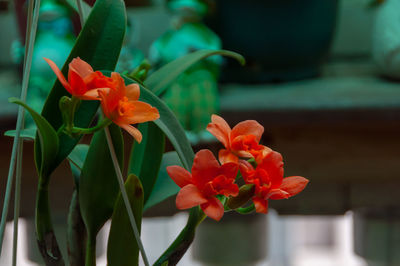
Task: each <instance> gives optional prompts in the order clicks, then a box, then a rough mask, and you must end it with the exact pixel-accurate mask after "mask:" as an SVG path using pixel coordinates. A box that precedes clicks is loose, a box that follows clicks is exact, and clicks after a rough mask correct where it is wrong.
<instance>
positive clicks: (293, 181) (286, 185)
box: [239, 151, 308, 213]
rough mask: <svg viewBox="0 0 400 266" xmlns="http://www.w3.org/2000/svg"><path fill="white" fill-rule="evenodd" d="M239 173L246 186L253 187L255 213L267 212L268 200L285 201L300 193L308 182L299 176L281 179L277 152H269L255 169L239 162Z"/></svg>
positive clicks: (280, 159) (241, 161) (242, 161)
mask: <svg viewBox="0 0 400 266" xmlns="http://www.w3.org/2000/svg"><path fill="white" fill-rule="evenodd" d="M239 168H240V172H241V173H242V176H243V179H244V180H245V182H246V183H247V184H254V185H255V194H254V197H253V202H254V205H255V207H256V212H260V213H267V212H268V199H273V200H277V199H287V198H289V197H292V196H294V195H296V194H298V193H300V192H301V191H302V190H303V189H304V188H305V187H306V185H307V183H308V180H307V179H306V178H304V177H301V176H290V177H286V178H283V160H282V155H281V154H280V153H278V152H275V151H271V152H270V153H269V154H268V155H267V156H266V157H265V158H264V159H263V161H262V162H261V163H260V164H258V165H257V167H256V169H254V168H253V166H252V165H251V164H250V163H249V162H247V161H244V160H240V162H239Z"/></svg>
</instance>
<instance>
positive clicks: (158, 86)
mask: <svg viewBox="0 0 400 266" xmlns="http://www.w3.org/2000/svg"><path fill="white" fill-rule="evenodd" d="M212 55H223V56H229V57H232V58H235V59H236V60H238V61H239V62H240V63H241V64H242V65H243V64H244V63H245V59H244V57H243V56H241V55H240V54H238V53H235V52H231V51H226V50H200V51H196V52H193V53H190V54H188V55H185V56H182V57H180V58H178V59H176V60H174V61H172V62H170V63H168V64H166V65H165V66H163V67H162V68H160V69H159V70H157V71H155V72H154V73H153V74H151V75H150V76H149V77H148V78H147V79H146V80H145V81H144V85H145V86H146V87H147V88H149V89H150V90H151V91H152V92H153V93H154V94H155V95H157V96H159V95H161V94H162V93H163V92H164V90H165V89H166V88H167V87H168V85H170V84H171V82H173V81H174V80H175V79H176V78H177V77H178V76H179V75H180V74H182V73H183V72H184V71H186V70H187V69H188V68H189V67H191V66H192V65H194V64H195V63H197V62H198V61H200V60H202V59H204V58H206V57H209V56H212Z"/></svg>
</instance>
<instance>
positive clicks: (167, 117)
mask: <svg viewBox="0 0 400 266" xmlns="http://www.w3.org/2000/svg"><path fill="white" fill-rule="evenodd" d="M128 83H132V82H128ZM140 100H142V101H144V102H147V103H149V104H151V105H152V106H154V107H156V108H157V109H158V111H159V113H160V119H158V120H156V121H154V123H155V124H156V125H157V126H158V127H159V128H160V129H161V130H162V131H163V132H164V134H165V135H166V136H167V138H168V139H169V141H170V142H171V144H172V146H173V147H174V148H175V150H176V152H177V153H178V155H179V158H180V159H181V161H182V165H183V166H184V167H185V169H188V170H190V169H191V168H192V164H193V160H194V152H193V149H192V146H191V145H190V142H189V140H188V139H187V137H186V134H185V130H184V129H183V128H182V126H181V124H180V123H179V121H178V120H177V119H176V117H175V115H174V113H173V112H172V111H171V109H169V107H168V106H167V105H166V104H165V103H164V102H163V101H162V100H161V99H160V98H158V97H157V96H156V95H154V94H153V93H152V92H151V91H149V90H148V89H146V88H145V87H141V90H140Z"/></svg>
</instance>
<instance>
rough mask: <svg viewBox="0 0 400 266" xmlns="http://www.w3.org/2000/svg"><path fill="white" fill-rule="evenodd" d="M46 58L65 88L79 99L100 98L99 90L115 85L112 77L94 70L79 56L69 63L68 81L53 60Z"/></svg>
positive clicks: (106, 89) (105, 89)
mask: <svg viewBox="0 0 400 266" xmlns="http://www.w3.org/2000/svg"><path fill="white" fill-rule="evenodd" d="M44 60H46V62H47V63H48V64H49V65H50V67H51V69H52V70H53V71H54V73H55V74H56V76H57V78H58V80H59V81H60V82H61V84H62V85H63V86H64V88H65V89H66V90H67V91H68V92H69V93H70V94H71V95H73V96H75V97H77V98H79V99H82V100H99V98H98V90H104V91H108V90H109V89H110V88H112V87H113V86H114V84H113V80H112V79H111V78H109V77H106V76H104V75H103V74H102V73H101V72H99V71H93V68H92V67H91V66H90V65H89V64H88V63H86V62H85V61H83V60H82V59H80V58H79V57H77V58H74V59H73V60H72V61H71V63H69V70H68V81H67V80H66V79H65V77H64V75H63V74H62V72H61V71H60V69H59V68H58V67H57V66H56V64H55V63H54V62H53V61H51V60H50V59H47V58H44Z"/></svg>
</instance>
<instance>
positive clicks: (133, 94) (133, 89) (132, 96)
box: [126, 83, 140, 101]
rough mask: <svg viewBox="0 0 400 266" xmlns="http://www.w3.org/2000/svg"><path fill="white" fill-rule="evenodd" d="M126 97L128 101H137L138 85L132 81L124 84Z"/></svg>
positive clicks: (138, 95)
mask: <svg viewBox="0 0 400 266" xmlns="http://www.w3.org/2000/svg"><path fill="white" fill-rule="evenodd" d="M126 97H128V99H129V100H130V101H137V100H139V97H140V87H139V85H138V84H135V83H132V84H129V85H128V86H126Z"/></svg>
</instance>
